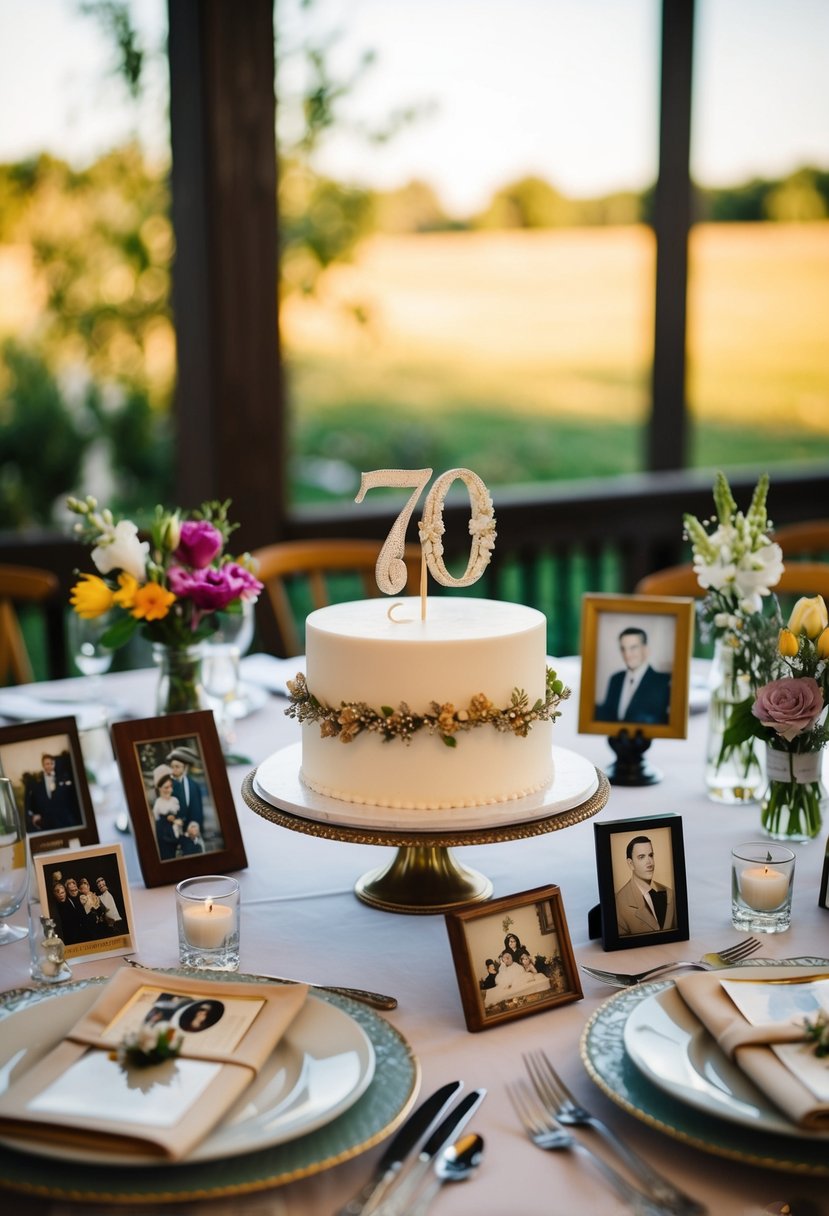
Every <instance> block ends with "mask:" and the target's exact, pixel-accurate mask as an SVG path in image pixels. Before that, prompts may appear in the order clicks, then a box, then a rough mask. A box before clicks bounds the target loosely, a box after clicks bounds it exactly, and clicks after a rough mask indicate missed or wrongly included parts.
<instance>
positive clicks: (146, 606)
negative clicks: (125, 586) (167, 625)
mask: <svg viewBox="0 0 829 1216" xmlns="http://www.w3.org/2000/svg"><path fill="white" fill-rule="evenodd" d="M175 602H176V597H175V596H174V595H173V593H172V591H167V590H166V588H164V587H162V586H161V585H160V584H159V583H145V584H144V586H143V587H139V588H138V590H137V591H136V592H135V596H134V597H133V606H132V615H133V616H134V617H135V618H136V619H137V620H139V621H163V620H164V618H165V616H166V615H167V613H168V612H169V611H170V606H171V605H172V604H174V603H175Z"/></svg>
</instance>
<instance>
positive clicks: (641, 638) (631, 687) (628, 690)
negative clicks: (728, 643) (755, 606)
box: [579, 595, 694, 739]
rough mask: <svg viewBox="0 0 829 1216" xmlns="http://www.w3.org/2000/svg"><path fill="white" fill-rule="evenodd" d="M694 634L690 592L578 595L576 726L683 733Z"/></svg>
mask: <svg viewBox="0 0 829 1216" xmlns="http://www.w3.org/2000/svg"><path fill="white" fill-rule="evenodd" d="M693 636H694V601H693V600H692V599H683V598H679V597H675V596H641V595H626V596H614V595H585V596H584V597H583V598H582V618H581V658H582V675H581V691H580V695H579V731H581V732H582V734H593V735H613V734H617V733H618V732H619V731H621V730H623V729H627V730H629V731H632V732H641V734H642V735H643V736H644V737H645V738H647V739H684V738H685V737H686V735H687V733H688V686H689V677H690V670H691V647H692V643H693Z"/></svg>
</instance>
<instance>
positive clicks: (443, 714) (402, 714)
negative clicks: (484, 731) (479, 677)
mask: <svg viewBox="0 0 829 1216" xmlns="http://www.w3.org/2000/svg"><path fill="white" fill-rule="evenodd" d="M287 684H288V693H289V700H290V702H291V704H290V705H289V706H288V708H287V709H286V710H285V713H286V715H287V716H288V717H289V718H296V719H297V721H298V722H300V723H303V722H319V724H320V735H321V737H322V738H332V739H339V741H340V742H341V743H350V742H351V741H352V739H355V738H356V737H357V735H359V734H360V733H361V732H362V731H364V730H367V731H373V732H374V733H375V734H377V735H380V736H381V738H382V739H383V740H384V742H388V741H389V740H391V739H400V740H401V741H402V742H403V743H410V742H411V740H412V737H413V736H414V735H415V734H416V733H417V732H418V731H420V730H424V729H426V730H428V731H429V733H430V734H435V733H437V734H439V735H440V737H441V739H443V742H444V743H445V744H446V746H447V747H456V746H457V742H458V741H457V739H456V737H455V736H456V735H457V734H458V733H459V732H460V731H465V730H471V729H472V728H473V727H476V726H494V727H495V729H496V730H499V731H511V732H512V734H514V735H520V736H521V737H522V738H524V737H526V736H527V735H528V734H529V733H530V730H531V729H532V726H533V724H534V723H535V722H554V721H555V719H556V718H558V717H560V715H561V711H560V710H559V709H558V706H559V705H560V704H561V702H562V701H565V700H566V699H567V698H568V697H569V696H570V689H569V688H566V687H565V686H564V684H563V682H562V681H561V680H560V679H559V678H558V676H557V675H556V673H555V672H554V671H553V669H552V667H548V668H547V677H546V688H545V695H544V699H543V700H542V699H541V698H539V699H538V700H537V701H536V702H535V704H534V705H530V702H529V698H528V696H527V694H526V693H525V692H524V690H523V689H520V688H514V689H513V691H512V697H511V698H510V703H509V705H508V706H507V707H506V709H498V708H497V707H496V706H495V705H494V704H493V703H492V701H490V700H489V698H488V697H486V696H485V695H484V694H483V693H477V694H476V695H475V696H474V697H473V698H472V700H471V701H470V702H469V705H468V706H467V707H466V709H456V708H455V706H454V705H452V704H450V703H449V702H447V703H446V704H444V705H439V704H438V702H437V701H432V703H431V705H430V707H429V710H428V711H427V712H426V713H425V714H415V713H412V711H411V710H410V709H409V707H408V705H407V704H406V703H405V702H404V701H401V703H400V704H399V705H398V707H397V709H392V708H391V706H390V705H383V706H382V707H381V709H380V710H379V711H378V710H376V709H372V708H371V707H370V706H369V705H366V704H365V703H364V702H362V701H343V702H342V703H341V704H340V707H339V709H335V708H333V706H330V705H325V704H324V703H323V702H322V701H319V700H318V699H317V698H316V697H315V696H314V694H313V693H312V692H311V691H310V689H309V688H308V685H307V683H306V680H305V676H304V675H303V674H302V672H298V673H297V676H296V678H295V679H293V680H288V681H287Z"/></svg>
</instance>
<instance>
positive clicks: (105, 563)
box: [92, 519, 150, 582]
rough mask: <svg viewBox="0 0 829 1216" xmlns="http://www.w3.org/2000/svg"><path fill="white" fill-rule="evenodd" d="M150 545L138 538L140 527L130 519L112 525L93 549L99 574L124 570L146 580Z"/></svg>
mask: <svg viewBox="0 0 829 1216" xmlns="http://www.w3.org/2000/svg"><path fill="white" fill-rule="evenodd" d="M149 550H150V546H149V544H148V543H147V541H145V540H144V541H141V540H139V539H138V528H137V527H136V526H135V524H134V523H132V522H131V521H130V520H129V519H122V520H121V522H120V523H119V524H115V525H114V527H113V526H112V525H110V526H109V527H108V528H107V529H106V531H105V532H103V533H102V534H101V536H100V538H99V541H98V544H97V545H96V546H95V548H94V549H93V550H92V560H93V562H94V563H95V567H96V569H97V570H98V572H99V574H109V573H110V571H111V570H123V571H124V573H125V574H131V575H132V576H133V578H136V579H138V581H139V582H144V580H145V578H146V569H147V555H148V553H149Z"/></svg>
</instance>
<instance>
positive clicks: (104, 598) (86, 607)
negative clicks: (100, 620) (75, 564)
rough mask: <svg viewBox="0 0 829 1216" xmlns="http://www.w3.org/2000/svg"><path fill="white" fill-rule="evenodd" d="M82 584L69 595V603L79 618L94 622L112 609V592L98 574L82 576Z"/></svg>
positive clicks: (78, 584)
mask: <svg viewBox="0 0 829 1216" xmlns="http://www.w3.org/2000/svg"><path fill="white" fill-rule="evenodd" d="M81 580H82V581H81V582H79V583H75V586H74V587H73V588H72V590H71V592H70V593H69V603H70V604H71V605H72V607H73V608H74V609H75V611H76V612H77V614H78V616H79V617H82V618H83V619H84V620H85V621H93V620H94V619H95V618H96V617H98V616H103V615H104V613H105V612H109V610H110V608H111V607H112V598H113V597H112V591H111V590H110V589H109V587H108V586H107V585H106V583H105V582H104V580H103V579H102V578H98V576H97V574H82V575H81Z"/></svg>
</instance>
